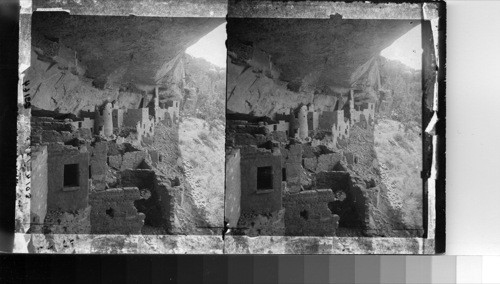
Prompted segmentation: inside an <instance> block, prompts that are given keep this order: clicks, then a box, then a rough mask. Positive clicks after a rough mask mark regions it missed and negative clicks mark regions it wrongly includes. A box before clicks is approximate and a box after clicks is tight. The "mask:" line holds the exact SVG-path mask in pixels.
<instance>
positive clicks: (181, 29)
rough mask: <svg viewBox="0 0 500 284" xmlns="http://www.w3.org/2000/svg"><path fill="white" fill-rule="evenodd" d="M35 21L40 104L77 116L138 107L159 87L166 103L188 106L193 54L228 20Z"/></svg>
mask: <svg viewBox="0 0 500 284" xmlns="http://www.w3.org/2000/svg"><path fill="white" fill-rule="evenodd" d="M32 21H33V22H32V42H31V43H32V53H31V55H32V60H31V68H29V69H28V71H27V77H26V78H27V80H30V86H33V88H34V89H35V90H34V91H33V90H32V92H33V98H32V104H33V105H34V106H35V107H38V108H42V109H46V110H57V111H59V112H70V113H75V114H77V113H78V112H79V111H80V110H93V109H94V106H95V105H101V104H102V103H103V102H104V101H116V102H117V104H118V106H119V107H122V106H123V107H127V108H137V107H138V106H139V103H140V100H141V99H142V97H143V94H144V92H150V93H151V92H152V90H153V88H154V86H155V85H156V86H157V85H160V86H162V88H163V94H167V95H163V94H162V98H172V97H175V98H176V99H183V98H184V96H185V93H184V83H185V82H184V76H185V73H186V72H185V70H184V67H185V66H189V61H188V63H187V65H186V63H185V62H186V59H185V54H184V51H185V49H186V48H187V47H189V46H190V45H192V44H193V43H195V42H196V40H198V39H199V38H201V37H202V36H204V35H205V34H207V33H208V32H210V31H211V30H212V29H214V28H215V27H216V26H217V25H219V24H220V23H222V22H223V21H224V19H217V18H215V19H214V18H207V19H204V18H152V17H102V16H101V17H96V16H74V15H69V14H66V13H34V14H33V18H32ZM203 68H210V67H208V66H204V67H203ZM218 72H219V73H220V70H219V71H218ZM191 73H192V72H191ZM198 77H199V76H198ZM202 83H203V82H200V81H199V80H198V81H197V82H196V84H202ZM219 85H220V84H219ZM201 88H202V89H206V86H202V87H201ZM213 88H215V89H217V88H218V89H220V88H221V87H220V86H218V87H213Z"/></svg>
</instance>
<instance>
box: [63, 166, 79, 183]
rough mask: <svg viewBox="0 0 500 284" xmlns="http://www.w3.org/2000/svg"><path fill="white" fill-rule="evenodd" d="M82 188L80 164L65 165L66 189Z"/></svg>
mask: <svg viewBox="0 0 500 284" xmlns="http://www.w3.org/2000/svg"><path fill="white" fill-rule="evenodd" d="M75 186H80V173H79V169H78V164H68V165H64V187H75Z"/></svg>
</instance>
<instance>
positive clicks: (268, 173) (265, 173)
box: [257, 167, 273, 190]
mask: <svg viewBox="0 0 500 284" xmlns="http://www.w3.org/2000/svg"><path fill="white" fill-rule="evenodd" d="M268 189H273V167H258V168H257V190H268Z"/></svg>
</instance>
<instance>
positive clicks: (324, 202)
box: [283, 189, 339, 236]
mask: <svg viewBox="0 0 500 284" xmlns="http://www.w3.org/2000/svg"><path fill="white" fill-rule="evenodd" d="M334 200H335V196H334V194H333V192H332V190H330V189H317V190H306V191H301V192H299V193H290V194H286V195H284V196H283V206H284V207H285V235H287V236H334V235H335V229H336V228H337V222H338V220H339V217H338V216H337V215H334V214H333V213H332V211H331V210H330V209H329V208H328V203H329V202H333V201H334Z"/></svg>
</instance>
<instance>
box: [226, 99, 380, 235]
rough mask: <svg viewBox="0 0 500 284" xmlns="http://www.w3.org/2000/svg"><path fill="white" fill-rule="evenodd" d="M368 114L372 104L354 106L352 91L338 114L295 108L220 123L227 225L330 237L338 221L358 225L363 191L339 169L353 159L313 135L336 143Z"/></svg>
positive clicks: (252, 231) (367, 120)
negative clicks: (325, 135) (325, 136)
mask: <svg viewBox="0 0 500 284" xmlns="http://www.w3.org/2000/svg"><path fill="white" fill-rule="evenodd" d="M374 111H375V109H374V104H373V103H364V104H358V105H356V104H355V102H354V95H353V91H351V92H350V93H349V101H348V104H347V106H346V107H344V108H343V109H333V110H322V111H318V110H315V108H314V105H307V106H306V105H300V106H299V107H298V108H297V109H291V110H290V111H288V110H287V111H286V112H282V113H276V114H275V116H274V119H264V118H254V119H252V118H251V117H247V120H245V119H243V118H244V116H241V117H240V118H239V119H238V120H227V132H226V135H227V141H228V143H227V150H226V153H227V157H226V193H225V194H226V207H225V208H226V212H225V213H226V215H225V216H226V222H227V224H228V226H229V227H230V228H233V229H234V230H236V231H242V233H243V234H246V235H259V232H261V233H262V232H265V234H271V235H280V234H285V235H311V236H312V235H315V236H333V235H335V232H336V228H337V227H338V223H339V222H340V223H342V224H343V226H354V227H355V228H356V229H359V228H362V227H363V224H364V221H365V214H364V207H363V206H364V202H363V194H361V193H360V192H359V190H358V189H357V188H354V187H353V185H352V182H351V177H350V174H349V172H348V171H347V170H346V168H345V167H346V166H347V165H351V164H352V163H355V162H356V157H354V156H353V155H352V153H349V152H345V153H344V152H340V151H338V148H337V147H334V148H333V149H329V148H327V147H326V146H323V145H321V144H319V143H317V141H314V139H313V137H314V136H315V135H316V134H317V133H319V132H325V133H328V134H329V135H330V137H331V139H332V141H333V144H334V145H335V146H336V145H337V144H338V141H340V140H345V139H348V138H349V136H350V131H351V127H352V126H353V125H357V126H360V127H363V128H366V127H368V126H371V125H372V124H373V120H374ZM336 151H337V152H336Z"/></svg>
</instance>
